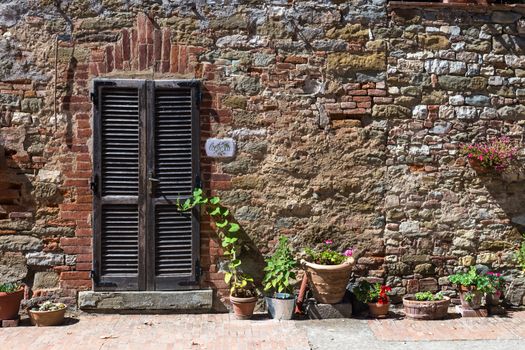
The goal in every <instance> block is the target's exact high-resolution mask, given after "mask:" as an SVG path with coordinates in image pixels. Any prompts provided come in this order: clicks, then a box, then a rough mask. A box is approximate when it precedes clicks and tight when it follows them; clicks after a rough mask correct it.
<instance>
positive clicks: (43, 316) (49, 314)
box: [29, 301, 66, 327]
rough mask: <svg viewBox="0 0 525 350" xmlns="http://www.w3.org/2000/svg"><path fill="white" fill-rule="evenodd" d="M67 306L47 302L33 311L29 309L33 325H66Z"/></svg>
mask: <svg viewBox="0 0 525 350" xmlns="http://www.w3.org/2000/svg"><path fill="white" fill-rule="evenodd" d="M65 314H66V305H65V304H62V303H53V302H51V301H46V302H44V303H42V304H41V305H38V306H36V307H34V308H32V309H29V318H30V319H31V323H32V324H33V325H36V326H38V327H47V326H59V325H61V324H62V323H64V315H65Z"/></svg>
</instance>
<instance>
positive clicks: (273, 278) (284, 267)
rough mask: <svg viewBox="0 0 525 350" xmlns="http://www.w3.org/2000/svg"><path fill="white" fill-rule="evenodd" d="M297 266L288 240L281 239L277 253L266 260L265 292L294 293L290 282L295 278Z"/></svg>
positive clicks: (285, 238)
mask: <svg viewBox="0 0 525 350" xmlns="http://www.w3.org/2000/svg"><path fill="white" fill-rule="evenodd" d="M296 266H297V262H296V261H295V259H294V257H293V255H292V251H291V250H290V247H289V245H288V238H287V237H285V236H281V237H279V245H278V246H277V249H276V250H275V252H274V253H273V254H272V255H271V256H270V257H269V258H267V259H266V267H265V268H264V271H265V272H266V273H265V275H264V279H263V285H264V290H265V291H271V290H273V291H274V292H276V293H288V294H292V293H293V286H292V285H291V284H290V280H292V279H294V278H295V272H294V271H293V270H294V269H295V268H296Z"/></svg>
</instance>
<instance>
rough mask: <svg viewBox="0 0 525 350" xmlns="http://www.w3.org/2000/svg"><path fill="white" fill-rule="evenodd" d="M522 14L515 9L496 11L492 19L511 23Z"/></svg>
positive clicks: (502, 22)
mask: <svg viewBox="0 0 525 350" xmlns="http://www.w3.org/2000/svg"><path fill="white" fill-rule="evenodd" d="M521 17H522V15H521V14H520V13H517V12H513V11H494V12H492V15H491V16H490V19H491V21H492V22H494V23H500V24H511V23H514V22H516V21H517V20H518V19H520V18H521Z"/></svg>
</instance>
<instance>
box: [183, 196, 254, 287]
mask: <svg viewBox="0 0 525 350" xmlns="http://www.w3.org/2000/svg"><path fill="white" fill-rule="evenodd" d="M176 205H177V208H178V210H179V211H183V212H184V211H189V210H191V209H193V208H194V207H197V206H200V207H201V208H203V209H204V210H206V212H207V213H208V214H209V215H210V216H211V218H212V220H213V221H214V223H215V226H216V228H217V236H218V237H219V239H220V240H221V246H222V248H223V250H224V256H225V257H226V258H227V259H228V264H227V266H226V271H225V275H224V282H226V284H228V286H229V287H230V295H232V296H235V297H251V296H255V286H254V283H253V277H251V276H250V275H248V274H246V273H244V272H242V268H241V265H242V261H241V259H240V258H239V254H240V248H241V244H240V240H239V233H240V230H241V227H240V226H239V224H237V223H236V222H233V221H232V216H231V213H230V211H229V209H227V208H225V207H223V206H222V205H221V200H220V198H219V197H211V198H208V197H206V195H205V194H204V192H203V190H202V189H201V188H196V189H195V190H194V191H193V193H192V196H191V197H190V198H188V199H186V200H185V201H184V202H182V203H181V202H180V201H179V200H177V203H176Z"/></svg>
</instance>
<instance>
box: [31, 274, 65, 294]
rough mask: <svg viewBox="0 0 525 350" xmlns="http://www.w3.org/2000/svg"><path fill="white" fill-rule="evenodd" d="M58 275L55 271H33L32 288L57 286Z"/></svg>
mask: <svg viewBox="0 0 525 350" xmlns="http://www.w3.org/2000/svg"><path fill="white" fill-rule="evenodd" d="M58 281H59V275H58V273H56V272H55V271H38V272H36V273H35V278H34V281H33V290H35V289H52V288H57V287H58Z"/></svg>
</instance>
